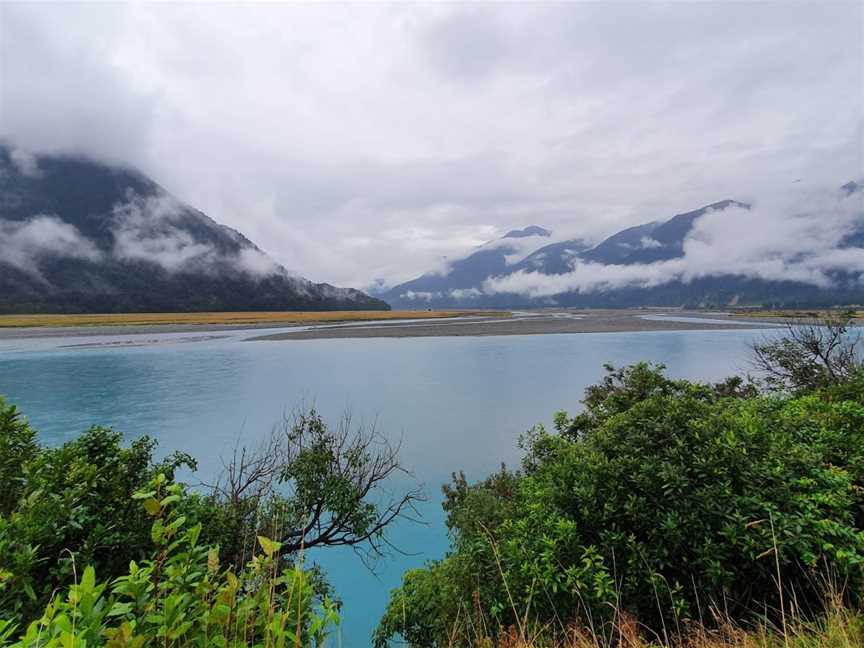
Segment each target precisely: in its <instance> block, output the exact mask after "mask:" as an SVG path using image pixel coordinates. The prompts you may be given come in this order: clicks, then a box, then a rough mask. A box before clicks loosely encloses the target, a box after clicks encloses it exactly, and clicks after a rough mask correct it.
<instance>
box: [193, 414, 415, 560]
mask: <svg viewBox="0 0 864 648" xmlns="http://www.w3.org/2000/svg"><path fill="white" fill-rule="evenodd" d="M223 465H224V469H223V472H222V475H221V477H220V479H219V480H218V481H217V482H216V483H215V484H212V485H210V486H209V488H210V496H209V498H210V500H211V502H215V503H217V504H218V506H217V507H216V508H217V509H219V510H220V514H221V515H222V516H223V517H224V524H223V525H221V526H222V528H223V529H224V534H225V535H224V537H222V538H219V540H220V541H221V544H222V547H223V552H224V554H223V555H225V556H226V557H229V559H231V560H233V561H234V562H235V564H237V565H241V564H243V562H244V560H245V555H246V553H247V550H248V547H250V546H251V545H252V544H253V543H254V538H255V537H256V535H262V534H263V535H267V536H268V537H271V538H275V539H277V540H278V541H279V542H280V549H279V554H280V555H281V556H283V557H285V556H289V555H291V554H295V553H297V552H298V551H300V550H301V549H304V548H305V549H310V548H313V547H333V546H350V547H353V548H354V549H355V550H357V551H358V552H360V554H361V557H363V558H364V560H365V559H368V558H374V557H375V556H379V555H381V554H382V553H384V550H385V548H386V547H387V546H390V545H389V543H388V541H387V539H386V537H385V535H384V530H385V528H386V527H387V526H389V525H390V524H391V523H393V522H394V521H396V520H397V519H399V518H411V517H412V514H413V513H415V512H416V511H415V508H414V505H415V503H417V502H418V501H421V500H423V499H424V495H423V493H422V490H421V489H420V488H419V487H418V486H415V487H413V488H410V489H409V490H407V491H406V492H402V493H396V494H394V493H393V492H392V491H391V490H389V489H388V488H387V486H388V482H389V481H390V480H391V479H392V478H394V477H396V476H397V475H400V474H401V475H403V476H405V477H408V478H409V479H410V478H411V474H410V473H409V472H408V471H407V470H406V469H405V467H404V466H402V464H401V463H400V462H399V446H398V445H393V444H391V443H390V442H389V441H388V440H387V439H386V438H385V437H384V436H383V435H381V434H380V433H379V432H378V431H377V430H376V428H375V427H374V426H372V427H365V426H359V427H354V426H353V424H352V420H351V417H350V415H347V414H346V415H345V416H343V418H342V419H341V420H340V421H339V423H338V425H337V426H336V428H335V429H330V427H328V426H327V424H326V423H325V422H324V421H323V419H322V418H321V416H320V414H319V413H318V412H317V411H316V410H315V409H310V410H308V411H302V412H297V413H295V415H294V416H293V417H292V418H286V419H285V420H283V421H282V422H281V423H280V424H279V425H278V426H276V427H275V428H274V429H273V431H272V432H271V434H270V436H269V437H268V438H267V439H266V440H265V441H264V442H263V443H262V444H261V446H259V448H258V449H257V450H253V451H249V450H248V449H247V448H245V447H244V448H236V449H235V451H234V453H233V455H232V456H231V457H230V459H228V460H226V461H224V462H223ZM207 526H209V527H210V528H218V527H219V526H220V525H205V527H207ZM367 564H368V562H367Z"/></svg>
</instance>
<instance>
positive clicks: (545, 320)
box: [246, 309, 782, 342]
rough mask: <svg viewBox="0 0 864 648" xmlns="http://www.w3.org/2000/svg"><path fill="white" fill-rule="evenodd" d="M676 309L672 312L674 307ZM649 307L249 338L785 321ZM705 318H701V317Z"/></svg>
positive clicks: (747, 325) (756, 325) (719, 326)
mask: <svg viewBox="0 0 864 648" xmlns="http://www.w3.org/2000/svg"><path fill="white" fill-rule="evenodd" d="M670 311H671V312H670ZM670 311H666V312H656V311H648V312H646V311H644V310H620V311H611V310H597V311H566V310H560V311H522V312H519V311H517V312H514V313H513V315H512V316H511V317H508V318H494V319H493V318H472V319H470V320H469V319H468V318H456V319H452V320H449V321H425V322H412V323H398V322H379V323H373V322H369V323H364V324H359V325H353V326H344V327H343V326H333V327H319V326H316V327H308V328H306V329H304V330H298V331H284V332H279V333H273V334H268V335H259V336H254V337H249V338H246V341H248V342H261V341H288V340H324V339H370V338H420V337H492V336H502V337H503V336H514V335H561V334H574V333H641V332H651V331H691V330H696V331H699V330H703V331H709V330H738V329H750V330H754V329H756V330H759V329H765V330H767V329H770V328H775V327H777V326H778V325H781V324H782V323H781V322H774V321H770V322H769V321H765V320H764V319H762V320H761V321H755V320H746V319H743V318H738V317H734V316H731V315H729V316H727V315H718V314H717V313H716V312H715V313H711V314H706V313H701V312H695V311H675V310H671V309H670ZM718 317H723V318H726V317H728V321H722V320H720V319H717V318H718ZM699 320H702V321H699Z"/></svg>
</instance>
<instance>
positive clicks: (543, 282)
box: [385, 182, 864, 306]
mask: <svg viewBox="0 0 864 648" xmlns="http://www.w3.org/2000/svg"><path fill="white" fill-rule="evenodd" d="M506 241H507V239H501V240H499V241H496V242H493V243H492V244H487V245H486V246H483V247H482V248H480V250H478V251H477V252H474V253H473V254H471V255H469V256H467V257H466V258H465V259H462V260H458V261H454V262H453V263H452V264H451V265H450V266H449V267H447V268H445V269H444V270H443V271H439V272H438V273H434V274H430V275H424V277H421V278H420V279H418V280H415V281H413V282H408V283H405V284H401V285H399V286H396V287H394V288H393V289H391V290H390V291H389V292H388V293H385V297H386V298H387V299H388V300H389V301H390V302H391V303H394V304H398V305H403V306H404V305H408V304H411V303H415V304H428V305H434V306H459V305H461V306H468V305H470V306H483V305H490V306H510V305H553V304H554V305H568V306H644V305H668V306H681V305H691V306H700V305H701V306H724V305H835V304H844V303H859V304H860V303H864V186H862V185H859V184H858V183H855V182H850V183H847V184H846V185H844V186H843V187H842V188H837V187H835V188H833V189H825V190H822V191H811V190H800V191H791V190H790V192H789V195H788V196H786V197H785V199H784V200H770V199H764V200H757V201H755V202H754V203H753V204H746V203H742V202H738V201H734V200H724V201H720V202H717V203H713V204H711V205H707V206H705V207H702V208H700V209H697V210H694V211H691V212H687V213H684V214H678V215H676V216H673V217H672V218H670V219H668V220H666V221H663V222H651V223H646V224H644V225H640V226H637V227H633V228H628V229H626V230H623V231H621V232H618V233H617V234H614V235H613V236H611V237H609V238H607V239H605V240H604V241H602V242H600V243H599V244H598V245H596V246H589V245H586V244H585V242H584V241H583V240H580V239H577V240H566V241H559V242H556V243H552V244H548V245H543V246H536V247H535V249H534V250H532V251H530V253H528V254H526V255H525V256H524V258H522V259H521V260H517V261H515V262H514V261H511V262H510V263H499V264H498V265H497V266H496V267H495V268H494V269H491V268H490V269H489V271H488V272H487V274H488V275H490V276H487V277H486V278H485V279H483V280H482V281H476V282H475V283H470V282H468V281H466V277H465V275H464V273H461V272H459V271H460V270H461V269H462V268H463V267H465V266H466V265H472V264H473V265H476V259H477V258H478V257H479V256H480V255H485V254H488V252H486V250H488V249H495V248H496V247H498V246H500V245H502V244H504V245H506ZM511 258H512V257H511ZM454 270H456V271H457V273H458V277H459V280H458V281H454V282H452V283H451V282H450V277H451V275H452V274H453V271H454ZM475 279H476V277H475Z"/></svg>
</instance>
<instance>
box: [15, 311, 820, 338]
mask: <svg viewBox="0 0 864 648" xmlns="http://www.w3.org/2000/svg"><path fill="white" fill-rule="evenodd" d="M806 315H807V316H812V315H813V313H812V312H808V313H806ZM790 316H791V317H796V316H797V317H804V316H805V313H803V312H796V313H788V312H782V311H780V312H778V311H774V312H770V311H745V312H742V311H737V312H736V311H716V310H683V309H678V308H668V309H663V308H632V309H586V310H578V309H538V310H515V311H491V310H487V311H480V310H472V311H468V310H465V311H457V310H451V311H338V312H337V311H329V312H327V311H325V312H313V313H310V312H303V313H299V312H286V313H171V314H158V313H157V314H152V313H151V314H134V313H133V314H110V315H37V316H19V315H0V340H14V339H26V338H75V337H94V336H95V337H99V336H125V335H130V336H138V335H146V334H172V333H190V334H192V335H195V336H201V335H202V334H206V333H218V332H223V331H249V333H250V334H249V335H248V336H246V337H245V340H246V341H278V340H286V341H287V340H321V339H363V338H418V337H472V336H477V337H486V336H510V335H554V334H572V333H628V332H632V333H638V332H650V331H692V330H697V331H698V330H724V329H731V330H736V329H742V328H743V329H766V328H772V327H779V326H782V325H784V324H785V323H786V322H788V321H789V320H790ZM33 318H38V322H39V324H38V325H29V326H28V325H26V324H25V322H27V320H28V319H30V321H32V319H33ZM427 320H428V321H427ZM82 321H86V322H87V323H86V324H82V323H81V322H82ZM60 322H63V323H64V325H57V324H58V323H60ZM272 329H285V330H278V331H276V332H272ZM259 330H260V331H262V333H261V334H260V335H255V332H256V331H259ZM267 330H271V332H269V333H268V332H265V331H267Z"/></svg>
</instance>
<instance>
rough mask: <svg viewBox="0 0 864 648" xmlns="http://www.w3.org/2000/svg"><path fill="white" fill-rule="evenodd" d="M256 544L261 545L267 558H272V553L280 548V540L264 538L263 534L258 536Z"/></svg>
mask: <svg viewBox="0 0 864 648" xmlns="http://www.w3.org/2000/svg"><path fill="white" fill-rule="evenodd" d="M258 544H260V545H261V549H263V550H264V553H265V554H267V557H268V558H272V557H273V554H275V553H276V552H277V551H279V549H281V548H282V543H281V542H275V541H273V540H271V539H270V538H265V537H264V536H258Z"/></svg>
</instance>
